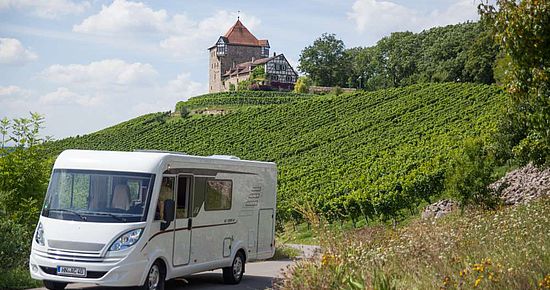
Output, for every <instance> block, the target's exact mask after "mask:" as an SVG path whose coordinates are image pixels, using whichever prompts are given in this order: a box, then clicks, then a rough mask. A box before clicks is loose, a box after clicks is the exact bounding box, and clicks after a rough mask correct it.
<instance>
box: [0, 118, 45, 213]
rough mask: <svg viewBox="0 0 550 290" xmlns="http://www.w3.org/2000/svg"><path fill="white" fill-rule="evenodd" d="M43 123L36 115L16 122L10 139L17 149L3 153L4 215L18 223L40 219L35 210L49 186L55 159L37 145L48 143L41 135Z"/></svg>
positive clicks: (0, 205) (0, 198) (0, 188)
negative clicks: (51, 158) (51, 168)
mask: <svg viewBox="0 0 550 290" xmlns="http://www.w3.org/2000/svg"><path fill="white" fill-rule="evenodd" d="M43 120H44V117H42V116H41V115H39V114H36V113H31V118H17V119H14V120H13V121H12V123H13V125H12V132H11V134H10V140H12V141H14V142H15V145H16V146H15V147H14V148H12V149H10V150H7V149H1V151H0V213H3V214H4V215H6V216H8V217H10V218H11V219H13V220H15V221H18V222H22V221H23V222H24V221H27V220H28V219H29V218H31V219H35V218H36V216H37V215H34V216H33V215H32V211H35V210H37V209H36V205H37V204H38V201H39V200H41V199H42V198H43V194H44V192H45V190H46V188H47V184H48V178H49V171H50V165H51V160H50V159H48V157H46V156H47V154H45V152H44V150H45V149H44V148H43V146H37V145H39V144H41V143H43V142H45V139H44V138H41V137H40V136H39V131H40V129H41V128H42V124H43ZM4 123H5V122H4ZM29 207H32V208H29Z"/></svg>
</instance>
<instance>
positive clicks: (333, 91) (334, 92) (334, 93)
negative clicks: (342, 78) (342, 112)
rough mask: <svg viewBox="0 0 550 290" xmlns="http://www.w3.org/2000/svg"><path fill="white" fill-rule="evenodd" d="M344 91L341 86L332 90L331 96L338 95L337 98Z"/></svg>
mask: <svg viewBox="0 0 550 290" xmlns="http://www.w3.org/2000/svg"><path fill="white" fill-rule="evenodd" d="M343 92H344V91H343V90H342V88H341V87H340V86H335V87H334V88H332V90H331V91H330V93H331V94H333V95H336V96H339V95H341V94H342V93H343Z"/></svg>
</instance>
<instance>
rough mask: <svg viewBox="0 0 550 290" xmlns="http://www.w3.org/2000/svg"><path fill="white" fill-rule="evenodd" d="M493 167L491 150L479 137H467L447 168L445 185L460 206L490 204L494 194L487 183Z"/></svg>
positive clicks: (490, 180) (489, 180)
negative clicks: (462, 147)
mask: <svg viewBox="0 0 550 290" xmlns="http://www.w3.org/2000/svg"><path fill="white" fill-rule="evenodd" d="M495 167H496V161H495V158H494V154H492V153H491V152H490V151H489V150H488V148H487V146H486V145H485V144H484V142H483V140H481V139H467V140H466V141H465V143H464V149H463V150H462V151H461V152H457V156H456V157H455V158H454V160H452V162H451V169H450V170H449V171H448V174H447V179H446V188H447V190H448V191H449V193H450V195H452V196H453V197H454V198H455V199H456V200H458V201H460V204H461V206H462V207H464V206H466V205H470V204H477V205H485V206H488V207H494V206H496V205H497V197H496V196H494V194H492V193H491V192H490V191H489V189H488V187H487V185H488V184H490V183H491V182H493V181H494V180H493V178H492V174H493V172H494V169H495Z"/></svg>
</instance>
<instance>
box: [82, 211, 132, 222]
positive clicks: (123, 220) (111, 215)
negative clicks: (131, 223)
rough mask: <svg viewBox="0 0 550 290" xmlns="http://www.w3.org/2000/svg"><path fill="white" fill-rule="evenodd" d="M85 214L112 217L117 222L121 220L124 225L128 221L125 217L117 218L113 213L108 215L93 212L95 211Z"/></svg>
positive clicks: (106, 213)
mask: <svg viewBox="0 0 550 290" xmlns="http://www.w3.org/2000/svg"><path fill="white" fill-rule="evenodd" d="M85 214H92V215H104V216H110V217H112V218H114V219H116V220H119V221H121V222H123V223H125V222H126V219H125V218H123V217H120V216H117V215H114V214H112V213H108V212H93V211H90V212H85Z"/></svg>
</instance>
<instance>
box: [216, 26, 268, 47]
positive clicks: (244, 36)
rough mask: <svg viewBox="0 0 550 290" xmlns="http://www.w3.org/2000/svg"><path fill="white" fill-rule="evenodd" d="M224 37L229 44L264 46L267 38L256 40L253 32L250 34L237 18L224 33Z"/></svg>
mask: <svg viewBox="0 0 550 290" xmlns="http://www.w3.org/2000/svg"><path fill="white" fill-rule="evenodd" d="M224 37H225V38H227V40H228V41H229V43H231V44H241V45H252V46H264V45H265V44H267V40H258V39H257V38H256V36H254V34H252V33H251V32H250V31H249V30H248V29H247V28H246V27H245V26H244V25H243V23H242V22H241V20H237V22H236V23H235V25H233V26H232V27H231V28H229V30H228V31H227V32H226V33H225V35H224Z"/></svg>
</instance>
